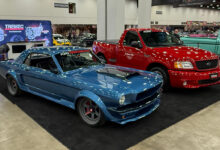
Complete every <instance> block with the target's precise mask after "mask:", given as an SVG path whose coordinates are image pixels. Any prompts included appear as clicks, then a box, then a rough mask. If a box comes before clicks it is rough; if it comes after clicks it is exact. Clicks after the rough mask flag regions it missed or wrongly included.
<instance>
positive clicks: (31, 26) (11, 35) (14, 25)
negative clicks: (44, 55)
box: [0, 20, 53, 46]
mask: <svg viewBox="0 0 220 150" xmlns="http://www.w3.org/2000/svg"><path fill="white" fill-rule="evenodd" d="M22 41H25V42H28V41H45V45H46V46H52V45H53V42H52V27H51V22H50V21H35V20H0V45H3V44H6V43H8V42H22Z"/></svg>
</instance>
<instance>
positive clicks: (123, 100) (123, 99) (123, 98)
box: [119, 95, 125, 105]
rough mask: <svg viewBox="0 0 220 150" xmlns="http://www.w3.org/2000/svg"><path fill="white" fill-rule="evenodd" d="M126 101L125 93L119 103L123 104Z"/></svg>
mask: <svg viewBox="0 0 220 150" xmlns="http://www.w3.org/2000/svg"><path fill="white" fill-rule="evenodd" d="M124 103H125V96H124V95H123V96H122V97H121V98H120V99H119V104H120V105H123V104H124Z"/></svg>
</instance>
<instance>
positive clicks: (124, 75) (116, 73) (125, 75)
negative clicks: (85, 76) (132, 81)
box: [97, 68, 140, 79]
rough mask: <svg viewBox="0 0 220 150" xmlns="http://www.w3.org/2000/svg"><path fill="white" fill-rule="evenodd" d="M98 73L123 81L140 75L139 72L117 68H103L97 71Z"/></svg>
mask: <svg viewBox="0 0 220 150" xmlns="http://www.w3.org/2000/svg"><path fill="white" fill-rule="evenodd" d="M97 72H98V73H101V74H105V75H108V76H111V77H118V78H121V79H129V78H131V77H134V76H138V75H140V74H139V73H138V72H132V71H125V70H119V69H116V68H102V69H99V70H97Z"/></svg>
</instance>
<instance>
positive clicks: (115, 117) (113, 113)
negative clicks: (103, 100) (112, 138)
mask: <svg viewBox="0 0 220 150" xmlns="http://www.w3.org/2000/svg"><path fill="white" fill-rule="evenodd" d="M159 105H160V99H159V97H158V98H156V99H154V100H153V101H151V102H150V103H148V104H146V105H142V106H140V107H139V108H138V109H134V110H129V111H118V110H114V109H108V112H109V113H110V115H109V116H107V118H108V120H110V121H112V122H115V123H118V124H126V123H128V122H133V121H136V120H139V119H141V118H143V117H145V116H147V115H149V114H151V113H152V112H153V111H154V110H156V109H157V108H158V107H159Z"/></svg>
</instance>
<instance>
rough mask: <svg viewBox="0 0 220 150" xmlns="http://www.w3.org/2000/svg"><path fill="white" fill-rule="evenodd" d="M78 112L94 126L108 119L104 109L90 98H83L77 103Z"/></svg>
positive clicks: (87, 122)
mask: <svg viewBox="0 0 220 150" xmlns="http://www.w3.org/2000/svg"><path fill="white" fill-rule="evenodd" d="M77 112H78V114H79V116H80V117H81V119H82V120H83V121H84V122H85V123H86V124H87V125H89V126H92V127H97V126H101V125H103V124H104V123H105V121H106V120H105V117H104V114H103V112H102V110H101V109H100V108H99V107H98V105H97V104H96V103H94V102H93V101H92V100H90V99H88V98H83V99H81V100H80V101H79V102H78V103H77Z"/></svg>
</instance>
